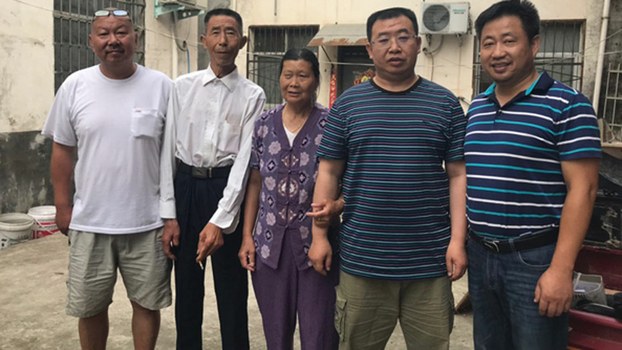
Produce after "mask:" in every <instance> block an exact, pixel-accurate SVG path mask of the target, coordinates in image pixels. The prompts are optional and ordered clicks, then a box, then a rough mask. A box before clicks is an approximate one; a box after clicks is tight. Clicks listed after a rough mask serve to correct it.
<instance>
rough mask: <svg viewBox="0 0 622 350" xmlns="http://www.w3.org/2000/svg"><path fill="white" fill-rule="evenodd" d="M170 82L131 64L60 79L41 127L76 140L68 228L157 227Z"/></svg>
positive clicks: (62, 140)
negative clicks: (129, 68)
mask: <svg viewBox="0 0 622 350" xmlns="http://www.w3.org/2000/svg"><path fill="white" fill-rule="evenodd" d="M171 84H172V83H171V80H170V79H169V78H168V77H167V76H166V75H164V74H163V73H160V72H157V71H154V70H150V69H147V68H145V67H143V66H140V65H137V69H136V72H135V73H134V74H133V75H132V76H131V77H129V78H127V79H122V80H114V79H109V78H106V77H105V76H104V75H103V74H102V73H101V71H100V69H99V66H93V67H90V68H86V69H83V70H80V71H78V72H75V73H73V74H72V75H70V76H69V77H68V78H67V79H66V80H65V82H64V83H63V84H62V85H61V87H60V88H59V90H58V92H57V94H56V98H55V100H54V104H53V105H52V108H51V110H50V113H49V115H48V119H47V121H46V123H45V126H44V127H43V131H42V133H43V134H44V135H46V136H49V137H51V138H52V139H53V140H54V142H57V143H59V144H63V145H66V146H71V147H77V153H78V160H77V162H76V166H75V169H74V179H75V186H76V192H75V195H74V201H73V213H72V217H71V223H70V225H69V228H71V229H74V230H80V231H88V232H96V233H105V234H127V233H137V232H144V231H149V230H153V229H155V228H158V227H161V226H162V220H161V219H160V214H159V195H160V194H159V181H160V177H159V166H160V147H161V144H162V133H163V129H164V123H165V119H166V108H167V103H168V97H169V93H170V89H171Z"/></svg>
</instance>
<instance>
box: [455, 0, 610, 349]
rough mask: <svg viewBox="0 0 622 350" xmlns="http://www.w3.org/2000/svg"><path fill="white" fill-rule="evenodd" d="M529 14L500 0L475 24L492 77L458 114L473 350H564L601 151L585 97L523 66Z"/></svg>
mask: <svg viewBox="0 0 622 350" xmlns="http://www.w3.org/2000/svg"><path fill="white" fill-rule="evenodd" d="M539 28H540V19H539V16H538V12H537V10H536V8H535V7H534V5H533V4H532V3H530V2H528V1H501V2H499V3H496V4H494V5H492V6H491V7H490V8H488V9H487V10H485V11H484V12H482V14H481V15H480V16H479V17H478V18H477V20H476V22H475V29H476V32H477V36H478V38H479V43H480V58H481V63H482V67H483V69H484V70H485V71H486V73H488V74H489V75H490V77H491V78H492V79H493V81H494V84H493V85H492V86H490V88H488V90H486V91H485V92H484V93H483V94H481V95H479V96H477V97H476V98H475V99H474V100H473V103H472V104H471V106H470V108H469V112H468V114H467V117H468V124H467V134H466V136H465V144H464V151H465V159H466V167H467V215H468V220H469V224H470V233H469V239H470V241H469V244H468V256H469V292H470V296H471V302H472V304H473V311H474V314H473V316H474V318H473V327H474V329H473V336H474V341H475V348H476V349H530V350H537V349H547V350H551V349H566V344H567V335H568V317H567V311H568V309H569V307H570V303H571V300H572V295H573V288H572V272H573V267H574V262H575V259H576V256H577V254H578V251H579V249H580V248H581V243H582V241H583V238H584V236H585V233H586V231H587V227H588V224H589V221H590V216H591V213H592V208H593V205H594V200H595V197H596V191H597V186H598V184H597V182H598V166H599V158H600V157H601V149H600V137H599V129H598V125H597V120H596V116H595V113H594V110H593V108H592V106H591V104H590V102H589V101H588V99H587V98H586V97H585V96H583V95H582V94H580V93H579V92H578V91H576V90H574V89H573V88H571V87H568V86H566V85H564V84H562V83H560V82H558V81H555V80H553V79H552V78H551V77H550V76H549V75H548V74H547V73H546V72H542V73H538V72H537V71H536V69H535V57H536V54H537V52H538V48H539V44H540V37H539V35H538V33H539Z"/></svg>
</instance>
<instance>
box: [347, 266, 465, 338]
mask: <svg viewBox="0 0 622 350" xmlns="http://www.w3.org/2000/svg"><path fill="white" fill-rule="evenodd" d="M339 279H340V280H339V286H337V301H336V307H335V328H337V333H339V338H340V339H339V340H340V341H339V349H340V350H344V349H347V350H372V349H373V350H376V349H379V350H381V349H384V348H385V346H386V344H387V341H388V340H389V338H390V337H391V334H392V333H393V330H394V329H395V325H396V323H397V321H398V320H399V322H400V326H401V328H402V332H403V333H404V339H405V341H406V346H407V348H408V349H426V350H435V349H438V350H440V349H449V334H450V333H451V329H452V328H453V319H454V318H453V315H454V301H453V294H452V292H451V281H450V280H449V278H447V277H438V278H430V279H422V280H412V281H387V280H379V279H369V278H362V277H357V276H353V275H350V274H347V273H345V272H343V271H342V272H341V274H340V276H339Z"/></svg>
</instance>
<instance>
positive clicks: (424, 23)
mask: <svg viewBox="0 0 622 350" xmlns="http://www.w3.org/2000/svg"><path fill="white" fill-rule="evenodd" d="M468 30H469V3H468V2H454V3H423V11H422V14H421V29H420V32H421V34H465V33H466V32H467V31H468Z"/></svg>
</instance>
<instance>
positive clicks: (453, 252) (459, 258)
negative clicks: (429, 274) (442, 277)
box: [445, 239, 467, 281]
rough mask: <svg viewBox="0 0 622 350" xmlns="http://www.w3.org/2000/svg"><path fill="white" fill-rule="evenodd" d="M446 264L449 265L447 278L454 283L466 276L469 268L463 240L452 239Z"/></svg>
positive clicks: (446, 256)
mask: <svg viewBox="0 0 622 350" xmlns="http://www.w3.org/2000/svg"><path fill="white" fill-rule="evenodd" d="M445 262H446V264H447V276H449V278H451V280H452V281H457V280H459V279H460V277H462V276H463V275H464V273H465V272H466V268H467V255H466V250H465V249H464V242H463V241H462V240H455V239H452V240H451V241H449V246H448V247H447V254H446V255H445Z"/></svg>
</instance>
